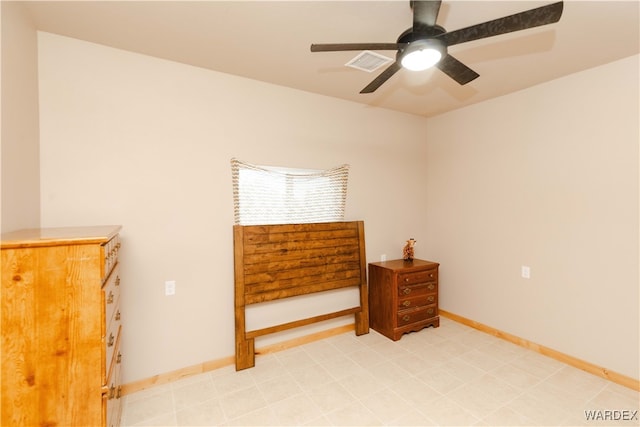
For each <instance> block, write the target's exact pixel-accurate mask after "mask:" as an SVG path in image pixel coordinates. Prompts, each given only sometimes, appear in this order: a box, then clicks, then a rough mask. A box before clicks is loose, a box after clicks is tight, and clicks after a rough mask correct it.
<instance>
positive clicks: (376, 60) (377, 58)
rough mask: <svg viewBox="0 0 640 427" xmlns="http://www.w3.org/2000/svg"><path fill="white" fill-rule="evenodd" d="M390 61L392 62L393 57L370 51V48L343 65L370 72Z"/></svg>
mask: <svg viewBox="0 0 640 427" xmlns="http://www.w3.org/2000/svg"><path fill="white" fill-rule="evenodd" d="M390 62H393V59H391V58H387V57H386V56H384V55H380V54H378V53H375V52H371V51H370V50H365V51H364V52H361V53H360V54H358V56H356V57H355V58H353V59H352V60H351V61H349V62H347V63H346V64H344V65H346V66H347V67H351V68H356V69H358V70H362V71H366V72H368V73H371V72H373V71H375V70H377V69H378V68H380V67H382V66H383V65H385V64H388V63H390Z"/></svg>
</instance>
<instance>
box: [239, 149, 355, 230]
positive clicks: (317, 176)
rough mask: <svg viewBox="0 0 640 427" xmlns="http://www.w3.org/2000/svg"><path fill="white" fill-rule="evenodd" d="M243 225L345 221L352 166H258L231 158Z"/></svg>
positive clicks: (240, 220) (240, 223)
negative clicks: (308, 167)
mask: <svg viewBox="0 0 640 427" xmlns="http://www.w3.org/2000/svg"><path fill="white" fill-rule="evenodd" d="M231 171H232V177H233V203H234V220H235V223H236V224H239V225H257V224H300V223H311V222H331V221H342V220H343V219H344V209H345V205H346V200H347V179H348V176H349V165H342V166H339V167H336V168H333V169H329V170H299V169H289V168H274V167H266V166H257V165H252V164H249V163H245V162H242V161H240V160H237V159H231Z"/></svg>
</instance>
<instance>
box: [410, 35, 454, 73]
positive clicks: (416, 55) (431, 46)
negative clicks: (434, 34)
mask: <svg viewBox="0 0 640 427" xmlns="http://www.w3.org/2000/svg"><path fill="white" fill-rule="evenodd" d="M445 50H446V47H445V45H444V43H443V42H442V41H440V40H438V39H423V40H415V41H413V42H411V43H410V44H409V46H407V48H406V50H405V51H404V52H403V55H402V59H401V60H400V63H401V64H402V66H403V67H404V68H406V69H407V70H411V71H422V70H426V69H427V68H430V67H433V66H434V65H436V64H437V63H438V62H439V61H440V60H441V59H442V56H443V55H444V52H445Z"/></svg>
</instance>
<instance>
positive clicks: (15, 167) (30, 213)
mask: <svg viewBox="0 0 640 427" xmlns="http://www.w3.org/2000/svg"><path fill="white" fill-rule="evenodd" d="M0 10H1V13H2V49H1V51H2V101H1V102H2V119H1V126H0V127H1V128H2V150H1V158H2V162H1V172H2V174H1V175H2V176H1V178H0V181H1V182H2V184H1V189H0V194H1V201H0V204H1V205H2V209H1V212H2V213H1V214H0V223H1V229H2V231H3V232H6V231H12V230H17V229H20V228H31V227H38V226H39V225H40V188H39V185H40V172H39V167H40V165H39V146H38V144H39V129H38V62H37V61H38V45H37V37H36V30H35V26H34V25H33V22H32V21H31V18H30V16H29V14H28V12H27V11H26V10H25V7H24V5H23V4H22V3H20V2H6V1H3V2H0Z"/></svg>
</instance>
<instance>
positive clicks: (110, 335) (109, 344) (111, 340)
mask: <svg viewBox="0 0 640 427" xmlns="http://www.w3.org/2000/svg"><path fill="white" fill-rule="evenodd" d="M113 341H115V337H114V336H113V333H111V334H109V341H108V342H107V347H113Z"/></svg>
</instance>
